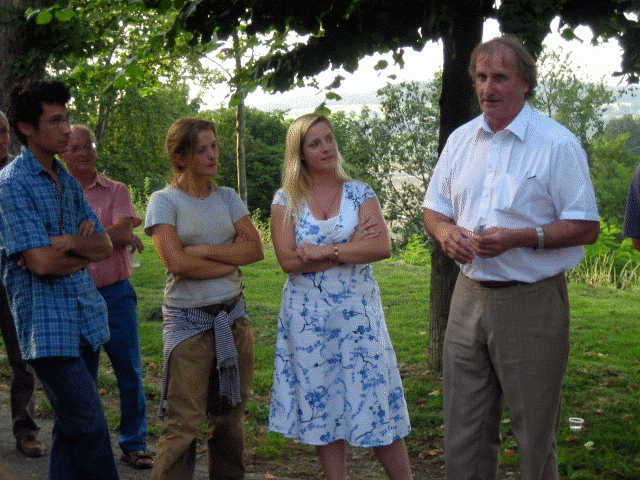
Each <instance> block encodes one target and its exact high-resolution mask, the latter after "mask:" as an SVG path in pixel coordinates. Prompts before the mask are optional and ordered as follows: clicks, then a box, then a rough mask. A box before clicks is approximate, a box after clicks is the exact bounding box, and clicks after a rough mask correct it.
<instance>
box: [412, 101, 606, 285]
mask: <svg viewBox="0 0 640 480" xmlns="http://www.w3.org/2000/svg"><path fill="white" fill-rule="evenodd" d="M422 206H423V207H425V208H428V209H430V210H434V211H436V212H438V213H441V214H443V215H445V216H447V217H449V218H451V219H453V220H454V222H455V224H456V225H458V226H461V227H463V228H466V229H468V230H472V231H476V232H480V231H482V230H483V229H486V228H490V227H505V228H526V227H537V226H540V225H546V224H548V223H551V222H554V221H556V220H590V221H599V217H598V209H597V206H596V200H595V195H594V192H593V186H592V185H591V179H590V177H589V167H588V164H587V157H586V154H585V152H584V150H583V149H582V147H581V146H580V142H579V141H578V140H577V138H576V137H575V136H574V135H573V134H572V133H571V132H570V131H569V130H567V129H566V128H565V127H563V126H562V125H560V124H559V123H557V122H555V121H553V120H551V119H550V118H548V117H546V116H544V115H542V114H541V113H539V112H538V111H536V110H535V109H534V108H532V107H531V106H529V104H528V103H525V105H524V107H523V108H522V110H521V111H520V113H519V114H518V115H517V116H516V118H514V119H513V121H512V122H511V123H510V124H509V126H507V127H506V128H505V129H504V130H500V131H498V132H496V133H494V132H493V131H492V130H491V128H490V127H489V125H488V124H487V122H486V120H485V118H484V115H480V116H479V117H477V118H475V119H473V120H471V121H470V122H468V123H466V124H464V125H462V126H461V127H459V128H458V129H456V130H455V131H454V132H453V133H452V134H451V135H450V137H449V139H448V140H447V143H446V145H445V148H444V150H443V151H442V155H441V156H440V159H439V160H438V164H437V165H436V168H435V170H434V172H433V176H432V178H431V181H430V182H429V187H428V188H427V192H426V195H425V198H424V202H423V204H422ZM583 255H584V249H583V247H582V246H577V247H567V248H556V249H545V250H541V251H536V250H534V249H532V248H513V249H510V250H508V251H506V252H504V253H502V254H501V255H498V256H497V257H493V258H480V257H475V258H474V260H473V262H472V263H470V264H467V265H460V268H461V269H462V272H463V273H464V274H465V275H466V276H468V277H469V278H472V279H474V280H479V281H482V280H498V281H503V280H519V281H522V282H536V281H538V280H541V279H543V278H548V277H551V276H553V275H556V274H558V273H560V272H562V271H565V270H568V269H571V268H573V267H575V266H576V265H577V264H578V262H580V260H581V259H582V257H583Z"/></svg>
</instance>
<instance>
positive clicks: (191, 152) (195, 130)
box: [166, 117, 218, 193]
mask: <svg viewBox="0 0 640 480" xmlns="http://www.w3.org/2000/svg"><path fill="white" fill-rule="evenodd" d="M207 130H211V131H212V132H213V135H214V137H216V139H217V138H218V134H217V132H216V125H215V124H214V123H213V122H211V121H209V120H204V119H202V118H193V117H182V118H179V119H178V120H176V121H175V122H173V124H172V125H171V126H170V127H169V130H168V131H167V139H166V146H167V153H168V154H169V159H170V160H171V165H172V166H173V168H172V170H173V175H172V178H171V182H172V183H177V181H178V179H179V178H180V177H182V176H185V177H186V180H187V189H188V190H189V192H191V193H197V192H196V188H195V181H194V179H193V174H192V171H191V169H190V168H189V166H190V165H192V163H193V159H194V157H195V155H196V148H198V135H200V133H201V132H205V131H207ZM181 160H186V162H185V161H182V162H181ZM184 164H186V165H187V166H186V167H185V166H184ZM185 174H186V175H185ZM208 182H209V185H211V186H215V182H214V181H213V180H211V179H208Z"/></svg>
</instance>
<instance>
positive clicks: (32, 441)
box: [16, 435, 46, 457]
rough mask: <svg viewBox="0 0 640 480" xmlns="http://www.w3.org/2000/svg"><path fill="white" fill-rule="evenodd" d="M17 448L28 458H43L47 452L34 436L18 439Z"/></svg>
mask: <svg viewBox="0 0 640 480" xmlns="http://www.w3.org/2000/svg"><path fill="white" fill-rule="evenodd" d="M16 448H17V449H18V450H20V451H21V452H22V453H24V454H25V455H26V456H27V457H42V456H43V455H44V453H45V451H46V450H45V448H44V445H43V444H42V442H41V441H40V439H39V438H38V437H34V436H32V435H29V436H28V437H19V438H18V439H16Z"/></svg>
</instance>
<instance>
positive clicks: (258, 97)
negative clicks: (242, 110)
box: [204, 20, 622, 112]
mask: <svg viewBox="0 0 640 480" xmlns="http://www.w3.org/2000/svg"><path fill="white" fill-rule="evenodd" d="M557 30H558V21H557V20H555V21H554V22H553V23H552V24H551V31H552V33H551V34H549V35H548V36H547V37H546V38H545V42H544V43H545V45H547V46H548V47H552V48H557V47H560V48H562V50H563V52H567V53H569V54H570V55H571V57H570V59H571V61H572V63H573V64H574V65H576V66H579V67H580V68H581V71H582V72H583V73H586V75H587V76H588V77H590V78H591V79H592V80H600V79H601V78H604V81H605V82H606V83H607V84H610V85H618V84H619V83H620V78H619V77H612V76H611V74H612V73H613V72H614V71H617V70H619V69H620V61H621V55H622V49H621V48H620V47H619V45H618V43H617V42H616V41H614V42H608V43H606V44H601V45H599V46H597V47H594V46H592V45H591V38H592V34H591V31H590V30H589V28H587V27H578V28H577V29H576V35H577V37H578V38H580V39H582V43H580V42H579V41H578V40H573V41H571V42H567V41H566V40H564V39H563V38H562V37H560V35H559V34H558V33H557ZM499 34H500V32H499V29H498V24H497V22H496V21H494V20H488V21H487V23H485V28H484V40H488V39H491V38H493V37H495V36H497V35H499ZM380 59H386V60H388V61H389V65H390V66H389V67H387V68H386V69H385V70H382V71H375V70H374V65H375V64H376V63H377V62H378V61H379V60H380ZM404 60H405V66H404V68H402V69H400V68H399V67H397V66H394V65H392V63H393V61H392V60H391V55H390V54H386V55H380V54H376V55H373V56H369V57H365V58H363V59H362V60H361V61H360V64H359V67H358V70H357V71H356V72H355V73H354V74H349V73H346V72H341V71H339V70H330V71H326V72H323V73H321V74H320V75H318V76H317V79H318V82H319V84H320V85H321V86H324V85H328V84H329V83H331V81H332V80H333V79H334V77H335V76H336V75H337V74H341V75H342V76H343V77H345V79H344V80H343V81H342V84H341V86H340V88H339V89H338V90H336V92H337V93H338V94H339V95H341V96H343V97H344V96H345V95H348V94H363V93H369V92H375V91H376V90H378V89H379V88H381V87H383V86H384V85H386V83H387V82H391V83H399V82H402V81H411V80H416V81H426V80H430V79H431V78H432V77H433V74H434V73H435V72H436V71H438V70H441V69H442V45H441V43H439V42H438V43H433V42H430V43H428V44H427V45H426V46H425V47H424V48H423V50H422V51H421V52H416V51H414V50H412V49H406V50H405V54H404ZM390 74H395V75H397V79H395V80H389V78H388V76H389V75H390ZM224 90H225V89H223V88H220V87H218V88H217V89H216V92H217V93H212V94H210V95H205V96H204V100H205V102H206V104H207V107H208V108H215V107H216V106H219V105H220V103H221V102H225V104H226V102H227V101H228V99H227V100H225V94H226V92H225V91H224ZM323 100H324V93H323V92H319V91H318V90H316V89H314V88H310V87H308V88H297V89H295V90H292V91H290V92H285V93H275V94H266V93H263V92H262V91H255V92H253V93H251V94H249V96H248V97H247V99H246V104H247V105H248V106H252V107H256V108H260V109H262V110H270V109H273V108H279V109H283V110H284V109H287V108H288V109H291V110H294V111H296V112H304V111H312V110H313V109H315V107H317V106H318V105H319V104H320V103H321V102H322V101H323ZM332 108H333V107H332Z"/></svg>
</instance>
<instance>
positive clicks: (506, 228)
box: [423, 35, 600, 480]
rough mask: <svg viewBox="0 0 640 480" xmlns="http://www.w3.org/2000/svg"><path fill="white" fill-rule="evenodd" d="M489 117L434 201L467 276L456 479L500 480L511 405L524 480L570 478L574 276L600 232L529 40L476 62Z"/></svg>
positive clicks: (432, 222) (451, 162)
mask: <svg viewBox="0 0 640 480" xmlns="http://www.w3.org/2000/svg"><path fill="white" fill-rule="evenodd" d="M469 73H470V74H471V78H472V79H473V81H474V82H475V88H476V93H477V96H478V101H479V103H480V107H481V108H482V112H483V113H482V114H481V115H480V116H478V117H477V118H475V119H473V120H471V121H470V122H468V123H466V124H464V125H462V126H461V127H459V128H458V129H457V130H455V131H454V132H453V133H452V134H451V136H450V137H449V139H448V140H447V143H446V145H445V148H444V150H443V151H442V154H441V156H440V159H439V161H438V164H437V165H436V168H435V170H434V172H433V176H432V178H431V181H430V183H429V186H428V188H427V192H426V195H425V199H424V203H423V207H424V208H425V210H424V223H425V227H426V229H427V231H428V232H429V234H430V235H431V236H433V237H434V238H435V239H436V241H438V242H439V243H440V245H441V246H442V249H443V250H444V252H445V254H447V255H448V256H449V257H451V258H452V259H453V260H455V261H456V262H457V263H458V265H459V266H460V274H459V276H458V279H457V282H456V286H455V289H454V292H453V297H452V300H451V307H450V312H449V319H448V324H447V329H446V333H445V339H444V352H443V396H444V429H445V437H444V446H445V470H446V476H447V478H448V479H450V480H467V479H469V480H471V479H474V480H477V479H495V478H496V476H497V471H498V459H499V453H500V424H501V420H502V412H503V408H504V404H505V403H506V405H507V406H508V409H509V415H510V418H511V425H512V427H513V432H514V434H515V437H516V440H517V442H518V452H519V455H520V469H521V475H522V476H521V478H522V479H523V480H534V479H535V480H554V479H557V478H558V460H557V445H556V436H557V432H558V427H559V421H560V407H561V398H562V379H563V377H564V373H565V369H566V364H567V358H568V352H569V299H568V294H567V287H566V278H565V271H566V270H569V269H571V268H573V267H575V266H576V265H577V264H578V263H579V262H580V260H581V259H582V257H583V255H584V248H583V245H585V244H591V243H594V242H595V241H596V240H597V238H598V234H599V232H600V223H599V217H598V210H597V206H596V201H595V195H594V192H593V187H592V185H591V180H590V178H589V168H588V165H587V157H586V154H585V152H584V150H583V149H582V148H581V146H580V143H579V142H578V140H577V139H576V137H575V136H574V135H573V134H572V133H571V132H569V130H567V129H566V128H565V127H563V126H562V125H560V124H558V123H556V122H555V121H553V120H551V119H549V118H548V117H546V116H544V115H542V114H540V113H539V112H537V111H536V110H535V109H534V108H532V107H531V106H530V105H529V103H528V102H527V100H529V99H530V98H532V97H533V95H534V90H535V87H536V83H537V82H536V65H535V61H534V60H533V58H532V57H531V55H530V54H529V53H528V52H527V51H526V49H525V48H524V47H523V45H522V43H521V42H520V41H519V40H518V39H517V38H515V37H513V36H510V35H503V36H501V37H497V38H494V39H492V40H489V41H488V42H485V43H483V44H481V45H479V46H478V47H476V49H475V50H474V52H473V54H472V56H471V61H470V65H469Z"/></svg>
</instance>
